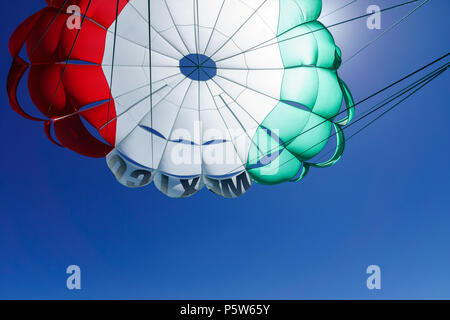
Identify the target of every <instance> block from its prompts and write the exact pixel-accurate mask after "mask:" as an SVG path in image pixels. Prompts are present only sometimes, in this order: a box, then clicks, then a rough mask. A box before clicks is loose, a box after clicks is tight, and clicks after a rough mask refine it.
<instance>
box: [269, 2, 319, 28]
mask: <svg viewBox="0 0 450 320" xmlns="http://www.w3.org/2000/svg"><path fill="white" fill-rule="evenodd" d="M321 11H322V1H320V0H280V18H279V21H278V34H282V33H283V32H286V31H287V30H289V29H291V28H294V27H296V26H298V25H301V24H303V23H305V22H308V21H313V20H315V19H317V18H318V17H319V15H320V12H321Z"/></svg>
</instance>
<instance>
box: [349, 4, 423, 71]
mask: <svg viewBox="0 0 450 320" xmlns="http://www.w3.org/2000/svg"><path fill="white" fill-rule="evenodd" d="M429 1H430V0H424V1H423V2H422V3H421V4H419V5H418V6H417V7H415V8H414V9H413V10H411V11H410V12H408V13H407V14H406V15H405V16H403V17H402V18H401V19H400V20H398V21H397V22H395V23H394V24H393V25H391V26H390V27H389V28H387V29H386V30H384V31H383V32H382V33H381V34H380V35H378V37H376V38H375V39H373V40H372V41H370V42H369V43H367V44H366V45H364V46H363V47H362V48H361V49H359V50H358V51H356V52H355V53H354V54H353V55H351V56H350V57H349V58H348V59H346V60H345V61H344V62H342V65H344V64H345V63H347V62H348V61H350V60H351V59H353V58H354V57H356V56H357V55H358V54H360V53H361V52H363V51H364V50H365V49H367V48H368V47H370V46H371V45H372V44H373V43H375V42H376V41H378V40H379V39H380V38H382V37H383V36H384V35H385V34H387V33H388V32H389V31H391V30H392V29H394V28H395V27H397V26H398V25H399V24H401V23H402V22H404V21H405V20H406V19H407V18H408V17H409V16H411V15H412V14H413V13H414V12H416V11H417V10H419V9H420V8H421V7H422V6H423V5H425V4H426V3H427V2H429Z"/></svg>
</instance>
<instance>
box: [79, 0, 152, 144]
mask: <svg viewBox="0 0 450 320" xmlns="http://www.w3.org/2000/svg"><path fill="white" fill-rule="evenodd" d="M119 1H120V0H117V2H116V20H115V21H116V23H115V25H114V40H113V50H112V62H111V79H110V82H109V102H108V112H107V114H106V133H105V136H106V137H107V136H108V129H109V123H110V121H109V112H110V109H111V101H112V87H113V76H114V61H115V57H116V45H117V26H118V24H119V21H118V19H117V17H118V16H119ZM80 29H81V28H80ZM75 41H76V40H75ZM150 56H151V54H150ZM150 92H151V91H150ZM106 148H107V146H106V145H105V149H106Z"/></svg>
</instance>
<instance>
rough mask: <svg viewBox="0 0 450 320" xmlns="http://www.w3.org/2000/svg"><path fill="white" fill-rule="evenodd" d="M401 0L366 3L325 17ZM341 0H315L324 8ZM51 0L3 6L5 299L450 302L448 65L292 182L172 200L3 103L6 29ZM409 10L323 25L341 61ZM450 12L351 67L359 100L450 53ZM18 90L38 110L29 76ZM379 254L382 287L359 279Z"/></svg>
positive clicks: (388, 39)
mask: <svg viewBox="0 0 450 320" xmlns="http://www.w3.org/2000/svg"><path fill="white" fill-rule="evenodd" d="M400 2H401V1H400V0H398V1H378V0H371V1H367V0H359V1H357V3H355V4H353V5H351V6H349V7H347V8H345V9H343V10H342V11H339V12H337V13H335V14H333V15H331V16H329V17H327V18H326V19H325V20H324V21H325V22H326V23H327V24H331V23H334V22H338V21H341V20H344V19H347V18H351V17H354V16H358V15H361V14H364V13H365V11H366V8H367V6H368V5H370V4H377V5H379V6H380V7H387V6H391V5H393V4H396V3H400ZM345 3H346V0H333V1H331V0H324V10H323V12H324V13H326V12H330V11H332V10H333V9H334V8H337V7H339V6H340V5H343V4H345ZM44 5H45V2H44V1H36V0H15V1H2V4H1V10H2V19H1V24H2V26H1V28H0V87H1V88H4V89H3V93H2V94H0V104H1V109H0V112H1V116H0V128H1V129H2V133H3V138H2V148H1V149H0V161H1V167H2V168H3V169H2V174H1V180H0V197H1V206H0V208H1V209H0V217H1V220H0V298H8V299H9V298H31V299H48V298H56V299H85V298H86V299H93V298H102V299H112V298H114V299H142V298H146V299H311V298H325V299H348V298H355V299H366V298H369V299H380V298H383V299H391V298H437V299H440V298H447V299H448V298H450V273H449V270H450V249H449V247H450V232H449V230H450V193H449V189H450V182H449V179H450V170H449V168H448V166H449V162H450V161H449V160H450V157H449V156H450V134H449V127H448V123H449V119H450V109H449V107H450V104H449V102H448V99H449V92H448V91H449V89H450V87H449V79H450V78H449V75H448V74H445V75H444V76H442V77H440V78H439V79H437V80H436V81H434V82H433V83H432V84H431V85H430V86H428V87H426V88H425V89H424V90H422V91H420V92H419V93H418V94H416V95H415V96H413V97H412V98H410V99H409V100H407V102H406V103H404V104H402V105H400V106H399V107H398V108H397V109H396V110H395V111H393V112H392V113H390V114H388V115H387V116H386V117H384V118H382V120H380V121H378V122H376V124H375V125H373V126H371V127H370V128H369V129H368V130H366V131H364V132H363V133H361V134H360V135H358V136H356V137H355V138H353V139H352V140H351V141H350V142H349V144H348V146H347V149H346V152H345V154H344V157H343V158H342V160H341V161H340V162H339V163H338V164H337V165H336V166H334V167H332V168H328V169H322V170H319V169H312V171H311V172H310V175H309V176H308V177H307V178H306V179H305V180H304V181H303V182H301V183H296V184H294V183H287V184H282V185H279V186H272V187H266V186H260V185H254V186H253V187H252V188H251V189H250V191H249V192H248V193H247V194H246V195H244V196H243V197H241V198H239V199H235V200H226V199H222V198H219V197H217V196H215V195H213V194H212V193H210V192H207V191H206V190H203V191H202V192H200V193H198V194H197V195H195V196H194V197H192V198H189V199H183V200H173V199H170V198H167V197H166V196H164V195H163V194H161V193H160V192H159V191H158V190H157V189H156V188H154V187H153V186H149V187H146V188H144V189H140V190H130V189H127V188H125V187H122V186H121V185H120V184H118V183H117V182H116V181H115V178H114V177H113V176H112V174H111V173H110V172H109V169H108V168H107V166H106V164H105V161H104V159H89V158H84V157H82V156H79V155H77V154H75V153H73V152H71V151H69V150H65V149H61V148H58V147H56V146H55V145H53V144H52V143H51V142H49V141H48V140H47V139H46V137H45V134H44V132H43V129H42V124H40V123H34V122H31V121H28V120H25V119H22V118H21V117H20V116H18V115H16V114H15V113H14V112H13V111H12V110H11V109H10V107H9V104H8V99H7V96H6V89H5V88H6V76H7V73H8V70H9V67H10V63H11V57H10V56H9V53H8V50H7V44H8V39H9V36H10V35H11V33H12V32H13V30H14V29H15V28H16V27H17V26H18V25H19V24H20V23H21V22H22V21H23V20H24V19H25V18H26V17H28V16H30V15H31V14H33V13H34V12H36V11H37V10H39V9H40V8H42V7H43V6H44ZM416 5H417V4H412V5H409V6H406V7H402V8H400V9H396V10H393V11H390V12H387V13H384V14H383V15H382V27H383V29H382V30H380V31H377V30H368V29H367V28H366V21H365V20H360V21H355V22H351V23H348V24H346V25H343V26H339V27H335V28H333V29H331V31H332V33H333V35H334V36H335V39H336V42H337V44H338V45H339V46H340V47H341V49H342V51H343V54H344V60H345V58H346V57H349V56H351V55H352V54H353V53H354V52H356V51H357V50H358V49H359V48H361V47H362V46H364V45H365V44H366V43H367V42H369V41H371V40H372V39H374V38H375V37H377V36H378V35H379V34H380V33H381V32H382V31H383V30H385V29H386V28H387V27H389V25H391V24H392V23H394V22H395V21H397V20H399V19H400V18H401V17H402V16H404V15H405V14H406V13H407V12H408V11H410V10H412V9H413V7H414V6H416ZM449 12H450V2H449V1H446V0H431V1H430V2H429V3H428V4H426V5H425V6H424V7H423V8H421V9H420V10H418V11H417V12H416V13H414V14H413V15H412V16H411V17H409V18H408V19H407V20H406V21H405V22H404V23H402V24H401V25H400V26H399V27H397V28H396V29H394V30H393V31H391V32H389V33H388V34H387V35H385V36H384V37H382V38H381V39H380V40H379V41H377V42H376V43H375V44H373V45H372V46H371V47H369V48H368V49H367V50H365V51H363V52H362V53H361V54H359V55H358V56H357V57H355V58H354V59H352V60H350V61H349V62H348V63H346V64H344V66H343V67H342V68H341V69H340V76H341V77H342V78H343V79H344V80H345V81H346V82H347V84H348V85H349V87H350V88H351V90H352V92H353V94H354V96H355V99H356V100H360V99H362V98H364V97H366V96H367V95H369V94H370V93H372V92H374V91H377V90H378V89H380V88H382V87H384V86H385V85H387V84H388V83H390V82H392V81H395V80H397V79H399V78H401V77H402V76H403V75H405V74H407V73H409V72H412V71H414V70H415V69H417V68H418V67H420V66H422V65H424V64H426V63H427V62H429V61H431V60H433V59H435V58H437V57H439V56H442V55H443V54H445V53H447V52H448V51H449V47H450V46H449V36H448V31H449V22H448V21H449V20H448V13H449ZM25 82H26V81H25ZM20 92H21V93H20V96H19V99H20V100H21V102H22V104H23V105H24V107H25V108H26V109H27V110H31V109H32V105H31V102H30V100H29V98H28V95H27V92H26V86H25V85H23V86H22V87H21V88H20ZM380 98H381V97H380ZM380 98H378V99H376V100H373V101H372V102H378V101H379V100H380ZM370 106H371V104H365V105H362V106H361V107H360V108H359V109H358V110H359V111H358V112H357V115H358V114H361V112H363V111H364V110H367V108H369V107H370ZM71 264H76V265H79V266H80V267H81V268H82V290H81V291H77V292H74V291H69V290H67V289H66V277H67V275H66V273H65V270H66V267H67V266H68V265H71ZM372 264H376V265H379V266H380V267H381V271H382V290H380V291H370V290H368V289H367V288H366V278H367V275H366V273H365V271H366V268H367V266H369V265H372Z"/></svg>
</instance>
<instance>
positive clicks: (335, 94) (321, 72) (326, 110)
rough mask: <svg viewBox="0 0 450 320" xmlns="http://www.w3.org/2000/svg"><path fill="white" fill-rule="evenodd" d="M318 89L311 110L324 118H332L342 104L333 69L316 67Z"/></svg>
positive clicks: (338, 85) (340, 91)
mask: <svg viewBox="0 0 450 320" xmlns="http://www.w3.org/2000/svg"><path fill="white" fill-rule="evenodd" d="M317 75H318V77H319V90H318V92H317V98H316V104H315V105H314V108H313V111H314V113H317V114H319V115H321V116H322V117H324V118H326V119H332V118H334V117H335V116H336V115H337V114H338V113H339V110H340V108H341V105H342V90H341V86H340V84H339V80H338V77H337V75H336V73H335V72H334V71H331V70H327V69H317Z"/></svg>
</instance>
